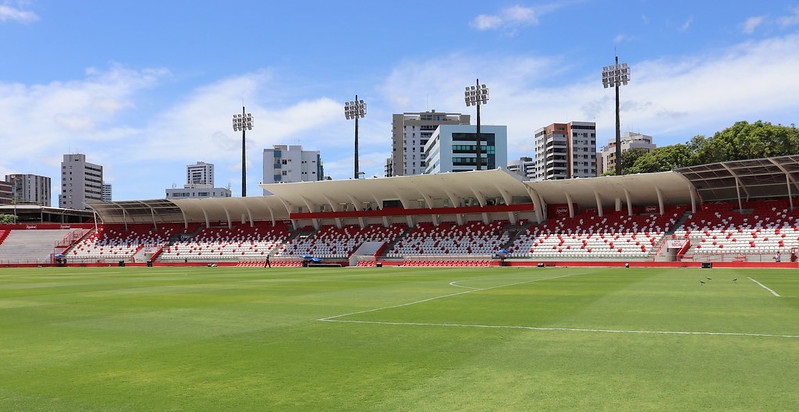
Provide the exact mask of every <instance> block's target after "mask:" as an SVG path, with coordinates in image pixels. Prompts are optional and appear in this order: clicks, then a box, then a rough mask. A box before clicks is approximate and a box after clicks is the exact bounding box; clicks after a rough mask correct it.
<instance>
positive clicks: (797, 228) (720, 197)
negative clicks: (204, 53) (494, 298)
mask: <svg viewBox="0 0 799 412" xmlns="http://www.w3.org/2000/svg"><path fill="white" fill-rule="evenodd" d="M798 161H799V156H784V157H775V158H766V159H755V160H743V161H731V162H722V163H716V164H710V165H703V166H695V167H687V168H681V169H677V170H674V171H671V172H662V173H652V174H637V175H625V176H619V177H616V176H608V177H598V178H588V179H572V180H561V181H522V180H521V179H520V178H518V177H517V176H516V175H515V174H512V173H508V172H506V171H504V170H501V169H496V170H489V171H473V172H465V173H449V174H441V175H419V176H407V177H405V176H401V177H392V178H375V179H365V180H363V179H361V180H343V181H319V182H302V183H293V184H271V185H262V187H263V188H264V190H265V191H266V192H268V193H269V195H266V196H258V197H249V198H224V199H195V200H190V199H189V200H145V201H124V202H109V203H92V204H89V205H88V206H89V207H90V208H91V209H92V210H93V212H94V222H86V223H58V224H55V223H42V224H24V225H16V226H15V225H5V226H3V227H2V231H0V241H1V242H2V243H0V264H3V265H6V266H9V265H34V266H41V265H56V264H58V265H81V266H84V265H86V266H97V265H100V266H107V265H109V264H115V265H145V264H149V265H162V264H163V265H180V264H191V265H205V264H217V265H241V266H247V265H260V266H263V265H265V262H266V259H267V257H269V260H270V264H271V265H276V266H297V265H303V264H305V265H307V264H309V263H310V264H320V265H336V266H376V265H380V266H383V265H387V266H392V265H402V266H492V265H509V266H515V265H522V266H524V265H528V266H529V265H536V266H537V265H539V264H545V265H548V266H550V265H571V266H574V265H619V264H629V265H635V266H662V265H665V266H673V265H676V266H699V265H700V264H702V263H704V264H708V265H721V266H730V267H746V266H756V267H763V266H772V265H773V264H777V263H778V264H779V265H778V266H786V265H789V264H791V263H796V249H797V247H799V224H797V219H798V218H799V215H797V214H796V212H795V209H796V207H795V205H794V197H795V195H794V193H796V192H799V188H797V181H799V175H797V174H798V173H799V165H798V164H797V162H798ZM778 255H779V257H778Z"/></svg>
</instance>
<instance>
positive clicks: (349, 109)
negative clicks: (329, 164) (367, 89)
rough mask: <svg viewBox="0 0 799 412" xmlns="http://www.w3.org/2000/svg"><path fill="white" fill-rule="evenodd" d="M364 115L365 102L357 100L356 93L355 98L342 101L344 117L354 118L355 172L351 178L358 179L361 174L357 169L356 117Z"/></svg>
mask: <svg viewBox="0 0 799 412" xmlns="http://www.w3.org/2000/svg"><path fill="white" fill-rule="evenodd" d="M364 116H366V103H364V101H363V100H358V95H357V94H356V95H355V100H353V101H351V102H344V117H345V118H346V119H347V120H350V119H355V172H354V174H353V179H358V178H359V176H360V175H361V173H360V170H358V118H361V117H364Z"/></svg>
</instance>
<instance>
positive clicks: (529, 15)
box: [471, 5, 538, 31]
mask: <svg viewBox="0 0 799 412" xmlns="http://www.w3.org/2000/svg"><path fill="white" fill-rule="evenodd" d="M536 24H538V16H537V12H536V10H535V9H533V8H531V7H524V6H520V5H514V6H511V7H507V8H504V9H502V10H500V11H499V13H497V14H481V15H478V16H477V17H475V18H474V20H472V24H471V25H472V27H474V28H475V29H477V30H480V31H483V30H493V29H499V28H515V27H519V26H525V25H536Z"/></svg>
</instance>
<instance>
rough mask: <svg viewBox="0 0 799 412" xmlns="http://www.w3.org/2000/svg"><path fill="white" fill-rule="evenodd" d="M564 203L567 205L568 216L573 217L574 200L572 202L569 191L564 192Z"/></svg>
mask: <svg viewBox="0 0 799 412" xmlns="http://www.w3.org/2000/svg"><path fill="white" fill-rule="evenodd" d="M566 204H567V205H568V206H569V217H570V218H573V217H574V202H572V197H571V195H570V194H569V192H566Z"/></svg>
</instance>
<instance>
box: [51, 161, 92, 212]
mask: <svg viewBox="0 0 799 412" xmlns="http://www.w3.org/2000/svg"><path fill="white" fill-rule="evenodd" d="M102 200H103V167H102V166H100V165H97V164H94V163H89V162H87V161H86V155H84V154H80V153H75V154H65V155H64V159H63V160H62V161H61V194H60V195H59V196H58V206H59V207H61V208H64V209H78V210H82V209H88V207H87V206H86V203H91V202H101V201H102Z"/></svg>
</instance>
